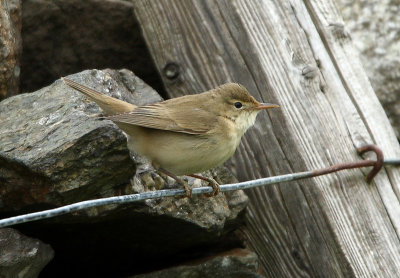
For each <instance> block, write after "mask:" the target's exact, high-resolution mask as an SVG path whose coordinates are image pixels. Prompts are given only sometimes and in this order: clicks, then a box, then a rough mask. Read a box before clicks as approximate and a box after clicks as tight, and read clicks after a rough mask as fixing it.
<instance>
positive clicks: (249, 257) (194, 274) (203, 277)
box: [132, 249, 264, 278]
mask: <svg viewBox="0 0 400 278" xmlns="http://www.w3.org/2000/svg"><path fill="white" fill-rule="evenodd" d="M257 271H258V261H257V255H256V254H255V253H253V252H251V251H249V250H246V249H233V250H230V251H229V252H224V253H221V254H218V255H215V256H212V257H208V258H204V259H202V260H201V261H193V262H189V263H186V264H184V265H181V266H176V267H172V268H168V269H164V270H160V271H155V272H151V273H147V274H141V275H136V276H132V278H187V277H190V278H214V277H226V278H262V277H264V276H262V275H260V274H259V273H257Z"/></svg>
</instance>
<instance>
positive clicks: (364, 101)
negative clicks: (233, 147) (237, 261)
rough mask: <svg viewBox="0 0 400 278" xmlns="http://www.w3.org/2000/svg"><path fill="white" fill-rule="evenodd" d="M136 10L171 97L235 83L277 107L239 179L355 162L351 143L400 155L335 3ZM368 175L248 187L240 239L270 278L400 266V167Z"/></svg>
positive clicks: (249, 143)
mask: <svg viewBox="0 0 400 278" xmlns="http://www.w3.org/2000/svg"><path fill="white" fill-rule="evenodd" d="M134 6H135V14H136V16H137V18H138V21H139V22H140V24H141V26H142V30H143V34H144V37H145V39H146V42H147V44H148V47H149V49H150V52H151V54H152V56H153V58H154V61H155V64H156V66H157V68H158V69H159V71H160V73H161V75H162V77H163V80H164V84H165V86H166V89H167V91H168V92H169V94H170V95H171V96H173V97H175V96H179V95H183V94H187V93H195V92H200V91H203V90H206V89H210V88H212V87H215V86H217V85H220V84H222V83H225V82H229V81H235V82H238V83H241V84H243V85H245V86H246V88H248V89H249V91H250V92H251V93H252V94H253V95H254V96H255V97H256V98H257V99H260V100H263V101H270V102H276V103H278V104H280V105H281V109H280V110H279V111H278V110H274V111H270V112H269V113H268V114H267V113H264V114H262V115H260V116H259V118H258V121H257V124H256V126H255V127H254V128H252V129H251V130H249V132H248V133H247V134H246V136H245V138H244V139H243V142H242V144H241V145H240V148H239V150H238V151H237V153H236V155H235V157H234V158H233V159H232V160H231V162H230V166H231V168H232V169H233V170H234V171H235V172H236V174H237V176H238V177H239V178H240V179H242V180H246V179H253V178H258V177H263V176H269V175H276V174H283V173H288V172H295V171H302V170H306V169H316V168H321V167H325V166H327V165H330V164H333V163H337V162H342V161H352V160H357V159H360V158H359V157H358V156H357V155H356V152H355V148H356V147H359V146H360V145H362V144H364V143H377V144H379V145H380V146H381V147H382V149H383V151H384V154H385V155H386V156H400V149H399V146H398V143H397V141H396V139H395V137H394V133H393V131H392V130H391V127H390V125H389V122H388V120H387V118H386V116H385V114H384V112H383V110H382V108H381V107H380V104H379V103H378V101H377V99H376V97H375V95H374V93H373V91H372V89H371V87H370V85H369V83H368V81H367V79H366V76H365V73H364V71H363V69H362V68H361V66H360V64H359V61H358V59H357V57H356V56H357V55H356V53H355V52H354V50H353V48H352V46H351V41H350V40H349V39H348V38H346V36H344V37H343V36H340V33H339V35H338V33H337V30H336V31H335V26H336V27H337V24H336V23H338V22H341V20H340V16H339V14H338V12H337V10H336V8H335V6H334V4H333V2H330V1H295V0H292V1H268V0H265V1H239V0H235V1H211V0H209V1H134ZM335 24H336V25H335ZM339 27H340V26H339ZM332 31H333V32H332ZM167 65H168V67H167ZM174 65H177V66H178V67H179V74H177V71H176V70H175V69H176V67H174ZM166 68H167V69H169V70H171V69H172V71H173V73H174V74H170V73H171V72H167V71H166V70H165V69H166ZM168 76H169V77H168ZM171 77H173V78H171ZM364 173H365V171H362V170H351V171H346V172H342V173H339V174H335V175H330V176H324V177H319V178H315V179H313V180H306V181H301V182H298V183H287V184H283V185H280V186H275V187H270V188H258V189H254V190H250V191H248V194H249V197H250V198H251V203H250V206H249V213H248V225H247V229H246V230H245V231H244V234H245V235H246V237H247V240H248V244H249V245H250V246H251V247H252V248H253V249H254V250H256V252H257V253H258V255H259V256H260V260H261V263H262V268H263V271H264V273H265V274H268V275H270V276H271V277H314V276H317V277H394V276H396V275H397V274H398V273H400V258H399V256H398V254H399V252H400V243H399V240H398V236H399V228H398V227H399V225H400V217H398V216H399V211H400V207H399V203H398V200H397V196H398V194H399V193H398V189H397V187H396V185H398V184H400V182H399V170H398V169H394V168H393V169H386V171H383V172H382V173H381V174H379V175H378V177H377V178H376V179H375V181H374V182H373V183H372V184H371V185H367V184H366V183H365V182H364ZM396 194H397V196H396Z"/></svg>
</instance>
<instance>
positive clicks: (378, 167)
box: [357, 144, 384, 183]
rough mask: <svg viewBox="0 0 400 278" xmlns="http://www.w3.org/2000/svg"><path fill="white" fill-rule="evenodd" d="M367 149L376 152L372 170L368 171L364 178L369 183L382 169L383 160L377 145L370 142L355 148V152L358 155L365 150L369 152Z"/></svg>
mask: <svg viewBox="0 0 400 278" xmlns="http://www.w3.org/2000/svg"><path fill="white" fill-rule="evenodd" d="M369 151H373V152H374V153H375V154H376V161H375V163H374V165H373V166H374V167H373V168H372V170H371V171H370V172H369V173H368V175H367V177H366V178H365V179H366V180H367V182H368V183H370V182H371V181H372V179H373V178H374V177H375V176H376V175H377V174H378V173H379V171H380V170H381V169H382V166H383V161H384V157H383V152H382V150H381V149H380V148H379V147H378V146H377V145H372V144H371V145H365V146H362V147H361V148H358V149H357V152H358V154H359V155H361V154H363V153H365V152H369Z"/></svg>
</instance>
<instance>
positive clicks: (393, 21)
mask: <svg viewBox="0 0 400 278" xmlns="http://www.w3.org/2000/svg"><path fill="white" fill-rule="evenodd" d="M337 3H338V5H339V8H340V9H341V11H342V14H343V18H344V21H345V22H346V29H347V31H348V32H350V34H351V37H352V39H353V44H354V45H355V47H356V48H357V49H358V50H359V51H360V58H361V61H362V63H363V65H364V68H365V71H366V72H367V74H368V77H369V79H370V81H371V84H372V87H373V88H374V90H375V92H376V94H377V96H378V98H379V100H380V101H381V103H382V105H383V107H384V109H385V111H386V114H387V115H388V117H389V119H390V121H391V123H392V125H393V127H394V129H395V131H396V135H397V138H399V139H400V56H399V53H400V24H399V22H400V16H399V15H400V1H398V0H394V1H393V0H382V1H364V0H355V1H353V0H352V1H349V0H339V1H337Z"/></svg>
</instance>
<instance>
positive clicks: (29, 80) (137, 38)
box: [5, 0, 163, 92]
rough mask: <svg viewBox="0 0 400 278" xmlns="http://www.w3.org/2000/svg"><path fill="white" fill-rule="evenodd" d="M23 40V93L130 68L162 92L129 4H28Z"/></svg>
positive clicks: (94, 0) (75, 0)
mask: <svg viewBox="0 0 400 278" xmlns="http://www.w3.org/2000/svg"><path fill="white" fill-rule="evenodd" d="M5 1H6V2H7V1H9V0H5ZM22 38H23V42H22V43H23V55H22V60H21V64H22V67H21V90H22V92H28V91H36V90H38V89H40V88H42V87H44V86H47V85H49V84H51V83H52V82H53V81H54V80H56V79H58V78H60V76H65V75H67V74H71V73H75V72H79V71H82V70H84V69H90V68H114V69H118V68H127V69H130V70H132V71H134V72H135V74H136V75H137V76H139V77H140V78H142V79H143V80H145V81H146V82H147V83H149V84H152V86H153V88H155V89H156V90H157V91H158V92H161V91H162V90H163V86H162V83H161V81H160V79H159V76H158V73H157V70H156V69H155V67H154V66H153V62H152V59H151V57H150V55H149V54H148V51H147V48H146V45H145V43H144V41H143V39H142V37H141V33H140V28H139V25H138V24H137V22H136V19H135V17H134V15H133V5H132V2H131V1H130V0H85V1H82V0H68V1H65V0H24V1H22Z"/></svg>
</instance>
